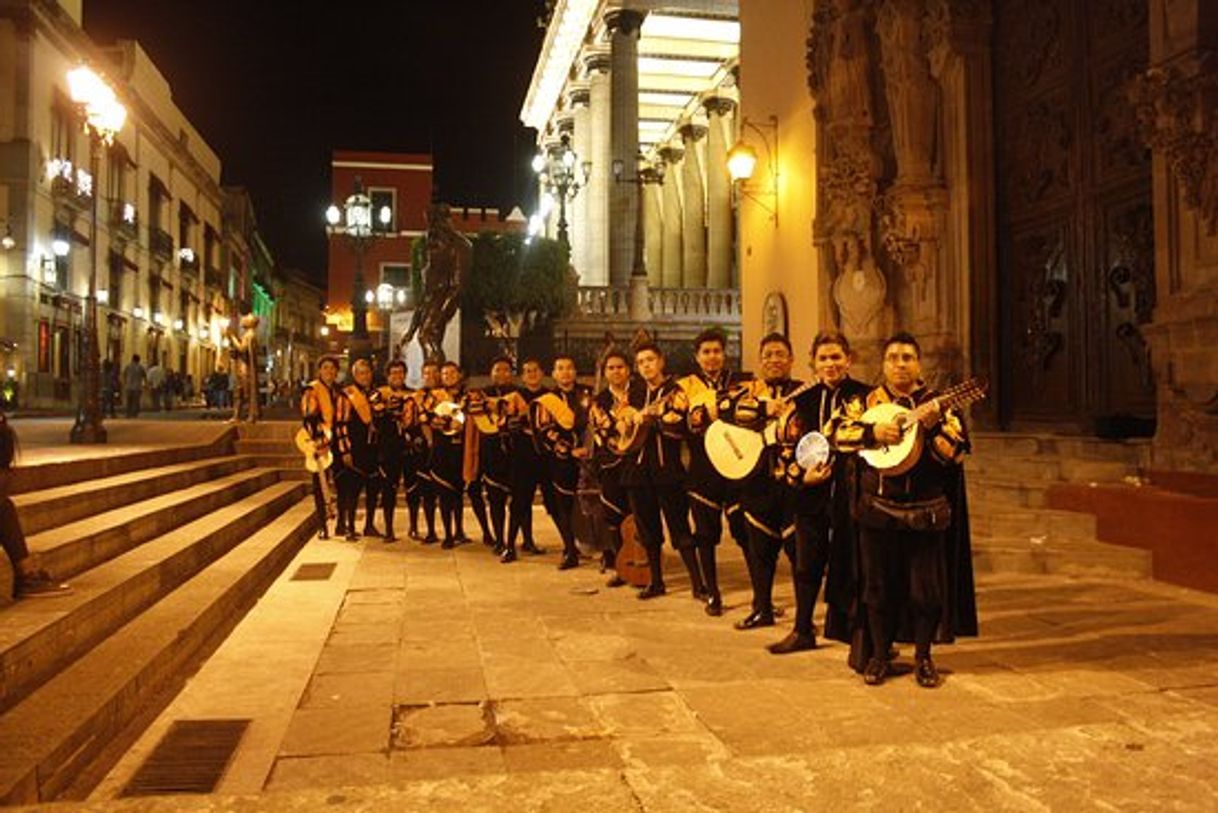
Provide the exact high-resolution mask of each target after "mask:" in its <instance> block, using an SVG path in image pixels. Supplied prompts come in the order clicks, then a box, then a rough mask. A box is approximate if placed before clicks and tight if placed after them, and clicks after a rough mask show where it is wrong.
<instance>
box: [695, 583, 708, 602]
mask: <svg viewBox="0 0 1218 813" xmlns="http://www.w3.org/2000/svg"><path fill="white" fill-rule="evenodd" d="M692 592H693V595H694V601H706V600H707V599H708V598H710V590H707V589H706V587H705V586H703V585H700V584H699V585H697V586H696V587H694V588H692Z"/></svg>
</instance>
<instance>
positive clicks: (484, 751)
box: [389, 745, 507, 783]
mask: <svg viewBox="0 0 1218 813" xmlns="http://www.w3.org/2000/svg"><path fill="white" fill-rule="evenodd" d="M506 770H507V766H506V765H505V764H504V762H503V752H502V751H501V750H500V749H499V746H498V745H483V746H479V747H471V748H412V749H410V750H408V751H393V752H392V753H391V754H390V755H389V781H390V782H394V783H397V782H406V781H418V780H444V779H451V778H454V777H464V776H470V775H479V774H488V775H495V776H501V775H502V774H503V773H504V772H505V771H506Z"/></svg>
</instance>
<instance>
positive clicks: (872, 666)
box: [863, 658, 889, 686]
mask: <svg viewBox="0 0 1218 813" xmlns="http://www.w3.org/2000/svg"><path fill="white" fill-rule="evenodd" d="M888 670H889V669H888V661H886V660H884V659H883V658H872V659H871V660H869V661H867V668H865V669H864V670H863V682H864V683H866V684H867V685H868V686H879V685H880V684H881V683H883V682H884V678H886V677H888Z"/></svg>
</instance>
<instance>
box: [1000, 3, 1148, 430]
mask: <svg viewBox="0 0 1218 813" xmlns="http://www.w3.org/2000/svg"><path fill="white" fill-rule="evenodd" d="M1148 2H1149V0H1001V2H995V3H994V4H993V9H994V23H995V24H994V50H993V55H994V147H995V161H996V165H995V168H996V181H997V216H998V234H997V238H998V259H999V268H998V278H999V291H1000V297H999V302H998V303H997V308H996V311H997V313H998V316H999V325H1000V329H999V333H1000V336H1001V342H1000V347H999V353H998V358H999V373H1000V377H1001V381H1000V387H999V404H998V406H999V411H1000V419H1001V420H1002V421H1003V422H1004V423H1005V424H1006V425H1014V426H1016V427H1035V426H1037V425H1043V426H1050V427H1053V428H1058V429H1074V430H1077V431H1084V432H1089V431H1091V430H1092V429H1095V428H1096V427H1103V426H1105V425H1111V424H1112V423H1113V421H1112V419H1113V418H1116V419H1117V421H1116V422H1117V423H1120V424H1122V425H1124V424H1128V423H1133V424H1137V423H1138V421H1137V420H1134V421H1127V420H1126V419H1127V418H1134V419H1150V418H1153V416H1154V381H1153V376H1152V372H1151V359H1150V354H1149V348H1148V347H1147V345H1146V341H1145V338H1144V337H1143V334H1142V329H1143V328H1144V327H1145V325H1146V324H1147V323H1148V322H1149V321H1150V319H1151V315H1152V309H1153V307H1154V299H1155V290H1154V218H1153V213H1152V210H1151V164H1150V153H1149V151H1148V150H1147V149H1146V148H1145V147H1144V146H1143V143H1142V141H1141V139H1140V137H1139V133H1138V130H1137V126H1136V118H1135V115H1134V112H1133V107H1132V105H1131V104H1130V102H1129V99H1128V86H1129V81H1130V79H1131V77H1133V76H1134V75H1135V74H1136V73H1139V72H1141V71H1144V70H1145V69H1146V65H1147V51H1148V32H1147V14H1148V8H1147V7H1148ZM1142 423H1143V424H1145V421H1143V422H1142Z"/></svg>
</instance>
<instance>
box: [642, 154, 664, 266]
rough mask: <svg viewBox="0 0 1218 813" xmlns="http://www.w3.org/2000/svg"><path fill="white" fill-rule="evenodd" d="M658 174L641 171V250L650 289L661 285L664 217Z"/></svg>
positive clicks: (651, 171) (660, 180)
mask: <svg viewBox="0 0 1218 813" xmlns="http://www.w3.org/2000/svg"><path fill="white" fill-rule="evenodd" d="M662 188H663V187H662V179H661V178H660V173H658V172H656V171H655V170H654V169H647V170H644V171H643V250H644V252H645V257H646V262H647V282H648V284H649V285H650V286H651V287H652V288H659V287H660V286H661V285H662V284H663V275H664V271H663V269H664V217H663V214H662V205H663V204H662V202H661V199H660V198H661V194H662V193H661V189H662Z"/></svg>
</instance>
